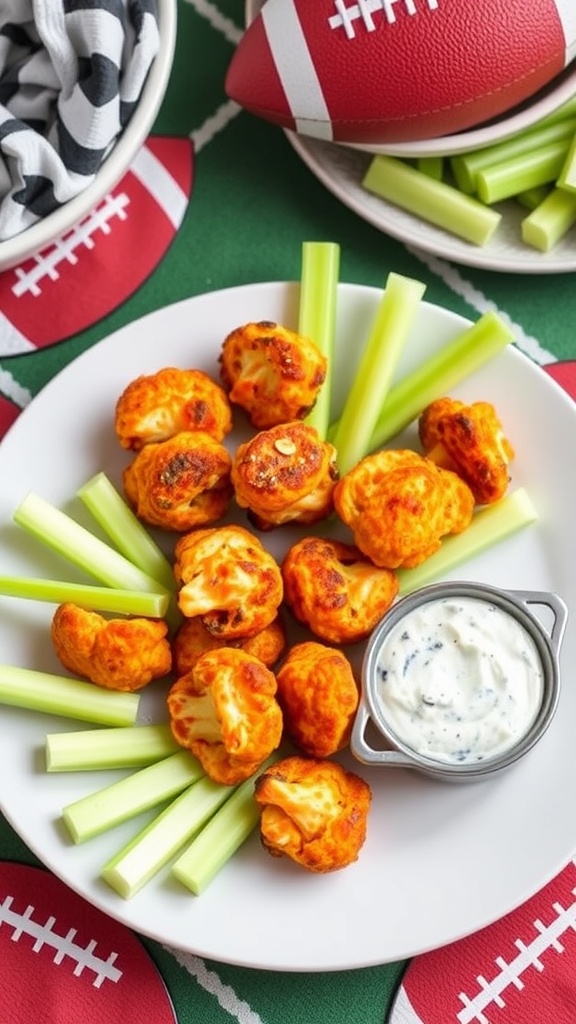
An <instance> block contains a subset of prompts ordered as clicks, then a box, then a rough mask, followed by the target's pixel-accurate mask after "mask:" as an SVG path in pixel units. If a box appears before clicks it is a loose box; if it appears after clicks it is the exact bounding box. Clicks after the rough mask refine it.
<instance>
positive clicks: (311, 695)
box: [276, 640, 358, 758]
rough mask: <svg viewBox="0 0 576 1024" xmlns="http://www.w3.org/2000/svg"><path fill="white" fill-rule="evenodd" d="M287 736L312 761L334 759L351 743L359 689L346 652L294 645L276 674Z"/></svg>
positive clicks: (315, 645) (307, 643) (309, 644)
mask: <svg viewBox="0 0 576 1024" xmlns="http://www.w3.org/2000/svg"><path fill="white" fill-rule="evenodd" d="M276 682H277V683H278V703H279V704H280V707H281V708H282V714H283V716H284V728H285V730H286V734H287V736H289V738H290V739H291V740H292V742H293V743H295V744H296V746H297V747H298V748H299V749H300V750H301V751H302V753H304V754H308V755H309V756H310V757H319V758H323V757H330V755H331V754H335V753H336V752H337V751H338V750H342V748H343V747H345V746H346V744H347V743H348V740H349V739H350V733H351V731H352V723H353V721H354V715H355V714H356V710H357V708H358V686H357V684H356V680H355V679H354V673H353V672H352V666H351V664H350V662H349V661H348V658H347V657H346V656H345V655H344V654H343V653H342V651H339V650H336V648H334V647H326V646H325V645H324V644H319V643H316V642H315V641H313V640H308V641H305V642H303V643H299V644H295V645H294V646H293V647H292V648H291V649H290V651H289V652H288V655H287V657H286V659H285V661H284V662H283V663H282V665H281V666H280V668H279V669H278V671H277V673H276Z"/></svg>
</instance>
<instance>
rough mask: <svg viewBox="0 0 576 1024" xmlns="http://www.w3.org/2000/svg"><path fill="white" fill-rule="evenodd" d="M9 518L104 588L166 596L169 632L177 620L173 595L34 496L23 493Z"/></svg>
mask: <svg viewBox="0 0 576 1024" xmlns="http://www.w3.org/2000/svg"><path fill="white" fill-rule="evenodd" d="M13 518H14V522H15V523H17V524H18V526H21V527H22V528H23V529H25V530H27V531H28V532H29V533H31V534H32V535H33V536H34V537H36V538H37V539H38V540H40V541H42V543H43V544H46V545H47V546H48V547H51V548H52V549H53V550H54V551H57V552H58V553H59V554H60V555H63V556H64V558H67V559H68V561H70V562H72V563H73V564H74V565H77V566H79V568H81V569H83V570H84V571H85V572H87V573H89V574H90V575H91V576H94V577H95V579H97V580H99V581H100V582H101V583H104V584H105V585H106V586H108V587H113V588H114V589H115V590H116V589H117V590H140V591H144V592H148V593H158V592H160V593H167V594H168V610H167V612H166V615H165V619H166V621H167V622H168V623H169V625H170V626H171V628H172V629H174V628H176V627H177V625H178V623H179V622H180V621H181V616H180V613H179V611H178V605H177V599H176V596H175V594H174V593H169V592H168V590H167V589H166V588H165V587H164V586H163V585H162V584H161V583H159V582H158V580H155V579H152V577H151V576H149V575H148V574H147V573H145V572H143V571H142V569H139V568H138V566H137V565H134V564H133V563H132V562H131V561H129V559H128V558H126V557H125V556H124V555H122V554H120V552H119V551H116V550H115V549H114V548H112V547H110V545H109V544H106V543H105V542H104V541H102V540H100V538H99V537H96V536H95V535H94V534H93V533H91V532H90V530H87V529H86V528H85V527H84V526H81V525H80V523H77V522H76V520H74V519H72V517H71V516H69V515H67V514H66V512H62V511H61V510H60V509H58V508H56V507H55V506H54V505H51V504H50V502H49V501H46V500H45V499H44V498H41V497H40V496H39V495H38V494H34V492H30V493H29V494H27V495H26V497H25V498H24V499H23V500H22V501H21V502H20V505H19V506H18V508H17V509H16V511H15V513H14V516H13Z"/></svg>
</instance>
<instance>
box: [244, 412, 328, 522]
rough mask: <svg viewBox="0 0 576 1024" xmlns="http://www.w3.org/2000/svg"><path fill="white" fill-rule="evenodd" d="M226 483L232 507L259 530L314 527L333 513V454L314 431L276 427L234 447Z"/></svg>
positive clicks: (293, 425) (295, 425) (296, 426)
mask: <svg viewBox="0 0 576 1024" xmlns="http://www.w3.org/2000/svg"><path fill="white" fill-rule="evenodd" d="M231 479H232V485H233V487H234V494H235V497H236V501H237V503H238V505H240V507H241V508H245V509H248V510H249V516H250V519H251V520H252V522H253V523H254V524H255V526H257V527H258V528H259V529H261V530H266V529H272V528H273V527H274V526H280V525H281V524H282V523H289V522H296V523H314V522H316V521H317V520H319V519H323V518H325V516H327V515H329V514H330V512H331V511H332V509H333V498H332V496H333V493H334V487H335V485H336V481H337V479H338V470H337V467H336V449H335V448H334V446H333V445H331V444H330V443H329V442H328V441H323V440H322V439H321V438H320V437H319V435H318V431H317V430H315V429H314V427H309V426H307V425H306V424H305V423H301V422H300V421H299V420H296V421H293V422H292V423H282V424H281V425H280V426H277V427H271V428H270V429H269V430H263V431H261V432H260V433H258V434H256V436H255V437H253V438H251V439H250V440H249V441H247V442H246V443H245V444H241V445H239V447H238V449H237V451H236V454H235V456H234V459H233V462H232V472H231Z"/></svg>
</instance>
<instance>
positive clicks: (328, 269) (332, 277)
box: [298, 242, 340, 439]
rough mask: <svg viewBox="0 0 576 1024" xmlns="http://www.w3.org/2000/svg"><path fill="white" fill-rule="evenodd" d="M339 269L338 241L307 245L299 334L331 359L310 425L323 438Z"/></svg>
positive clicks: (332, 353) (327, 410) (328, 420)
mask: <svg viewBox="0 0 576 1024" xmlns="http://www.w3.org/2000/svg"><path fill="white" fill-rule="evenodd" d="M339 270H340V246H339V245H337V244H336V243H335V242H304V243H303V245H302V269H301V273H300V305H299V310H298V331H299V333H300V334H302V335H304V336H305V337H307V338H310V339H311V340H312V341H313V342H314V343H315V345H317V346H318V348H319V349H320V351H321V352H322V353H323V355H325V356H326V359H327V360H328V365H327V369H326V379H325V381H324V383H323V385H322V387H321V388H320V391H319V392H318V398H317V400H316V404H315V406H314V408H313V409H312V411H311V412H310V413H309V415H308V416H307V418H306V422H307V423H308V425H309V426H311V427H314V428H315V429H316V430H317V431H318V434H319V435H320V437H321V438H322V439H324V438H325V437H326V434H327V432H328V425H329V423H330V400H331V394H332V373H333V369H334V338H335V334H336V306H337V291H338V274H339Z"/></svg>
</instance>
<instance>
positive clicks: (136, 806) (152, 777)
mask: <svg viewBox="0 0 576 1024" xmlns="http://www.w3.org/2000/svg"><path fill="white" fill-rule="evenodd" d="M202 775H203V772H202V769H201V767H200V765H199V763H198V761H197V760H196V758H194V757H193V756H192V754H190V753H188V751H187V750H181V751H180V753H178V754H172V755H171V756H170V757H166V758H164V759H163V760H162V761H157V762H156V764H152V765H149V766H148V767H147V768H141V769H140V771H138V772H134V773H133V774H132V775H127V776H126V777H125V778H123V779H120V780H119V781H118V782H113V783H112V784H111V785H109V786H104V787H103V788H102V789H99V790H97V791H96V792H95V793H90V794H89V795H88V796H85V797H82V798H81V799H80V800H76V801H74V803H71V804H68V806H67V807H65V808H64V809H63V811H62V818H63V820H64V823H65V825H66V827H67V829H68V831H69V833H70V835H71V837H72V839H73V840H74V842H75V843H83V842H85V840H87V839H91V838H92V837H93V836H96V835H98V834H99V833H101V832H105V831H106V830H107V829H110V828H113V827H114V826H115V825H120V824H121V823H122V822H123V821H128V819H129V818H133V817H135V816H136V815H137V814H140V813H141V812H142V811H146V810H148V809H149V808H151V807H155V806H157V804H160V803H162V802H163V801H164V800H169V799H171V797H173V796H176V794H177V793H181V792H182V790H183V789H185V788H186V787H187V786H189V785H191V783H193V782H196V781H197V780H198V779H199V778H200V777H201V776H202Z"/></svg>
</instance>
